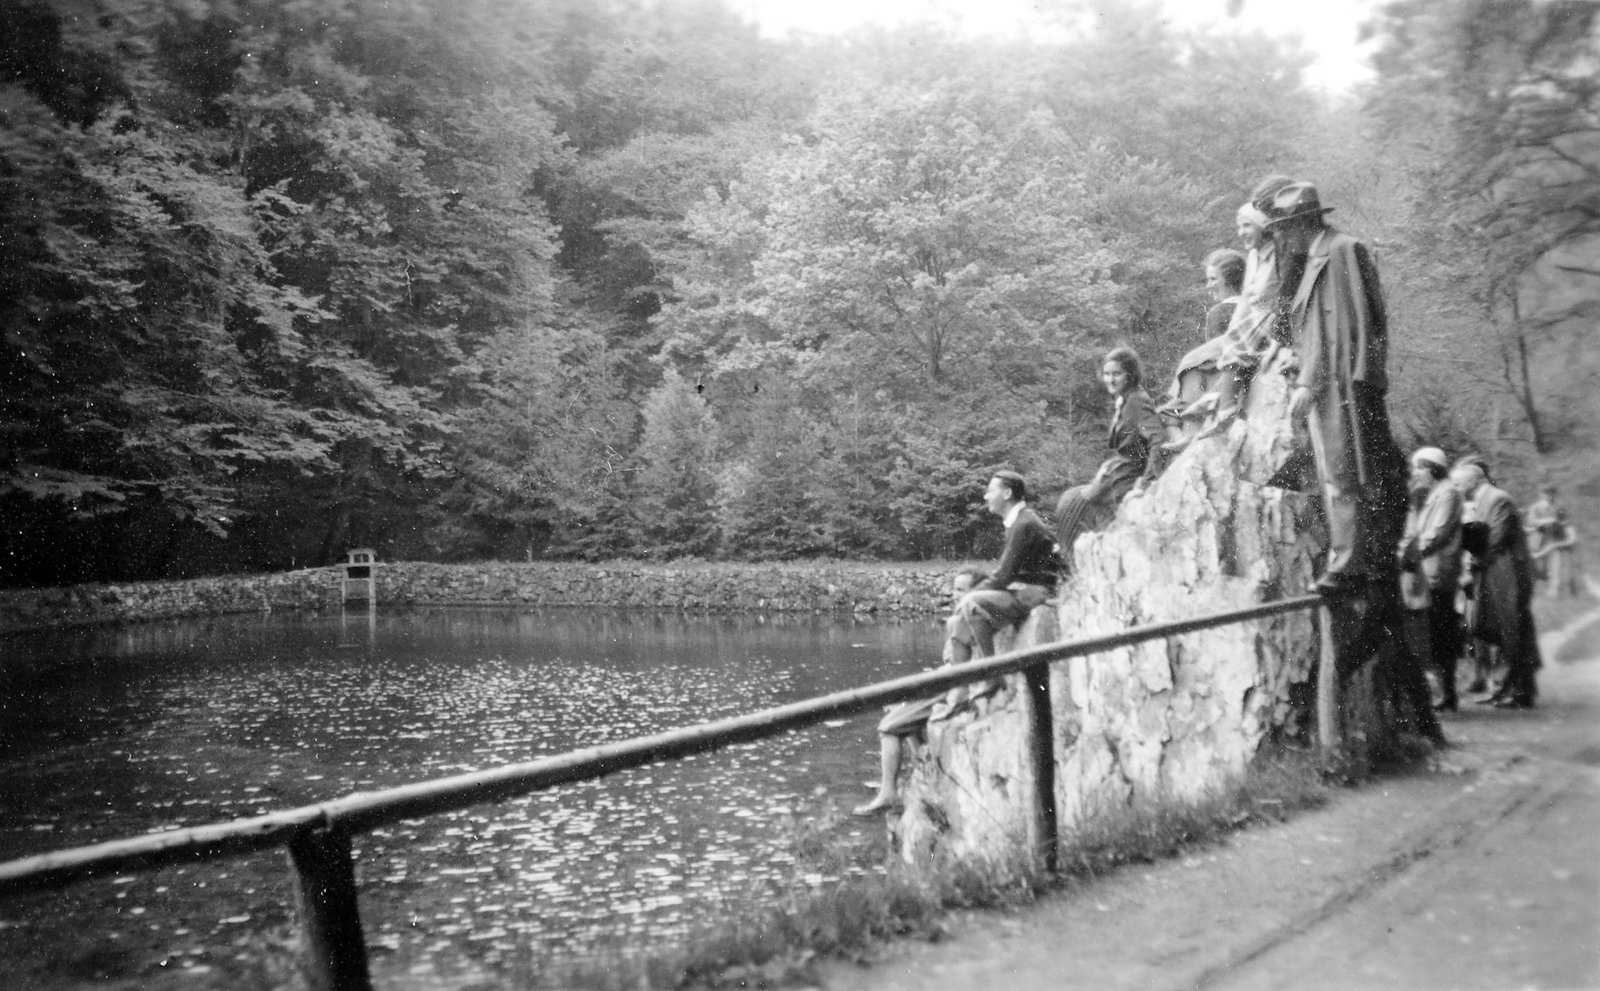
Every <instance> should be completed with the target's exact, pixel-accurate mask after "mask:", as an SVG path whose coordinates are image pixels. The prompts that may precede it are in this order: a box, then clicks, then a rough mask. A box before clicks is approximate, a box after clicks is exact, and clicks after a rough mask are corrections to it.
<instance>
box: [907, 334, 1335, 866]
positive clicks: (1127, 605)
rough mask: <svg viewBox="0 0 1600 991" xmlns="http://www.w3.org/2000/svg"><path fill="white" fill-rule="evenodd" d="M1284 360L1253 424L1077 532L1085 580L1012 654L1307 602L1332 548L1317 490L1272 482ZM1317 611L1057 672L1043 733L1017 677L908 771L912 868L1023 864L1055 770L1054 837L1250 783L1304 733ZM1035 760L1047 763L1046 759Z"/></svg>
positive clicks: (1028, 628)
mask: <svg viewBox="0 0 1600 991" xmlns="http://www.w3.org/2000/svg"><path fill="white" fill-rule="evenodd" d="M1289 360H1290V358H1289V356H1287V355H1280V356H1279V358H1278V359H1277V360H1276V361H1275V362H1274V363H1273V364H1272V365H1271V366H1270V367H1268V368H1266V369H1263V370H1262V371H1261V372H1260V373H1259V374H1258V375H1257V377H1256V380H1255V383H1254V385H1253V387H1252V388H1251V390H1250V395H1249V399H1248V403H1247V418H1246V419H1243V420H1238V421H1235V422H1234V423H1233V424H1232V425H1231V427H1230V428H1229V429H1228V430H1226V431H1223V432H1219V433H1218V434H1216V435H1215V436H1212V437H1209V438H1204V439H1201V440H1198V441H1196V442H1195V443H1194V444H1192V445H1191V446H1190V448H1189V449H1188V450H1186V451H1184V452H1183V453H1182V454H1181V455H1179V456H1178V457H1177V458H1176V459H1175V460H1174V462H1173V464H1172V465H1171V466H1169V467H1168V469H1167V471H1166V472H1165V473H1164V474H1163V475H1162V476H1161V478H1160V479H1159V480H1158V481H1157V482H1156V483H1155V484H1154V485H1152V486H1151V487H1150V488H1149V489H1148V490H1147V491H1146V492H1145V493H1144V494H1143V496H1141V497H1138V498H1134V499H1131V500H1130V501H1128V502H1126V503H1125V504H1124V505H1123V506H1122V507H1121V508H1120V509H1119V511H1118V513H1117V516H1116V518H1115V519H1114V520H1113V521H1112V523H1111V524H1110V525H1109V526H1107V527H1106V528H1105V529H1104V530H1102V531H1101V532H1098V533H1093V534H1088V535H1085V536H1083V537H1081V538H1080V539H1079V540H1078V542H1077V545H1076V547H1075V564H1074V578H1073V579H1072V581H1071V582H1070V583H1068V584H1067V585H1066V586H1064V588H1063V590H1062V592H1061V594H1060V597H1059V600H1058V601H1057V602H1055V603H1053V604H1052V603H1047V604H1046V605H1045V606H1042V607H1040V608H1039V609H1037V610H1035V612H1034V616H1033V617H1032V618H1031V619H1030V620H1029V622H1028V623H1027V624H1026V625H1025V626H1024V627H1023V628H1022V629H1021V630H1020V631H1019V632H1018V634H1017V636H1016V639H1015V640H1014V642H1013V644H1012V645H1013V646H1014V647H1015V648H1018V649H1020V648H1024V647H1028V646H1033V645H1035V644H1038V643H1045V642H1049V641H1051V640H1055V639H1061V638H1073V637H1075V636H1080V635H1081V636H1089V635H1093V634H1100V633H1111V632H1116V631H1118V630H1123V629H1127V628H1129V627H1133V626H1140V625H1144V624H1147V623H1155V622H1161V621H1165V620H1175V619H1183V618H1187V617H1191V616H1196V615H1201V614H1204V613H1212V612H1221V611H1224V610H1229V609H1236V608H1242V607H1245V606H1249V605H1253V604H1256V603H1259V602H1264V601H1269V600H1273V599H1278V598H1283V597H1286V596H1291V595H1297V594H1301V593H1302V592H1303V591H1304V590H1305V589H1306V588H1307V587H1308V586H1309V584H1310V582H1311V580H1312V577H1313V574H1314V570H1313V562H1314V560H1315V559H1316V556H1317V555H1318V554H1319V553H1320V551H1321V548H1322V546H1323V544H1322V538H1321V536H1320V524H1319V523H1318V522H1317V521H1318V519H1319V518H1320V514H1319V513H1318V512H1317V507H1315V506H1314V505H1313V504H1312V503H1311V501H1310V498H1309V497H1307V496H1305V495H1303V494H1300V493H1298V492H1293V491H1288V490H1285V489H1282V488H1278V487H1275V486H1272V485H1269V484H1267V483H1268V481H1269V479H1272V477H1273V475H1274V474H1275V473H1277V472H1278V471H1279V469H1281V468H1283V467H1284V464H1285V462H1286V461H1288V459H1289V455H1290V453H1291V450H1292V448H1293V444H1292V435H1291V434H1290V433H1289V428H1288V422H1287V417H1286V415H1285V411H1286V405H1287V400H1288V383H1287V381H1286V379H1285V378H1284V375H1283V371H1284V367H1285V365H1286V363H1287V362H1288V361H1289ZM1316 651H1317V637H1316V632H1315V627H1314V625H1313V620H1312V618H1311V615H1310V613H1309V612H1300V613H1292V614H1289V615H1286V616H1280V617H1275V618H1272V619H1267V620H1262V621H1258V622H1252V623H1242V624H1234V625H1230V626H1225V627H1220V628H1217V629H1214V630H1207V631H1203V632H1199V633H1193V634H1188V635H1185V636H1182V637H1177V638H1174V639H1172V640H1169V641H1159V640H1158V641H1151V642H1149V643H1146V644H1142V645H1139V646H1136V647H1133V648H1130V649H1123V650H1117V651H1108V652H1105V653H1101V654H1096V655H1092V656H1089V657H1081V658H1075V659H1072V660H1069V661H1065V662H1060V663H1057V664H1054V665H1052V666H1051V673H1050V683H1049V695H1048V698H1049V705H1050V710H1051V711H1050V717H1049V720H1048V725H1049V727H1050V732H1051V735H1052V739H1051V741H1050V746H1049V748H1048V754H1049V756H1048V757H1044V756H1043V755H1042V754H1040V751H1039V750H1038V749H1036V748H1035V747H1034V746H1033V743H1032V742H1031V740H1030V734H1033V733H1035V732H1037V731H1038V729H1039V728H1040V727H1042V726H1043V725H1045V723H1043V722H1041V720H1040V717H1039V713H1037V712H1035V711H1033V702H1032V701H1031V700H1030V696H1029V693H1027V692H1025V691H1022V690H1020V686H1021V683H1022V676H1020V675H1019V676H1015V677H1014V678H1013V679H1011V682H1012V684H1011V686H1010V687H1009V688H1008V690H1007V691H1005V692H1002V693H1000V694H999V695H997V696H995V697H993V698H992V699H990V700H986V701H983V702H980V703H978V704H977V705H976V706H975V707H973V708H971V709H969V710H968V711H966V712H964V713H962V714H961V715H959V716H957V717H956V718H952V719H949V720H944V721H940V722H935V723H930V724H929V727H928V730H927V738H926V745H925V746H924V747H921V748H918V749H917V751H916V752H915V754H914V755H913V758H912V759H911V760H910V761H908V762H907V768H906V770H905V771H904V776H905V789H904V792H903V794H904V796H905V809H904V812H903V813H902V814H901V816H900V817H899V821H898V822H897V823H892V824H891V826H892V828H893V830H894V832H895V835H896V838H897V840H898V845H899V850H900V852H901V855H902V857H903V858H904V859H906V860H907V861H908V862H911V863H914V864H923V865H931V864H936V863H940V862H945V861H949V860H957V861H974V860H977V861H987V862H990V863H994V862H1002V861H1011V862H1014V861H1015V860H1016V858H1017V857H1018V856H1019V855H1022V856H1023V857H1024V858H1026V857H1027V856H1031V855H1032V853H1033V852H1035V851H1036V850H1037V846H1036V845H1035V844H1032V843H1028V844H1026V845H1025V846H1024V847H1023V848H1021V849H1019V848H1018V846H1017V844H1016V840H1017V838H1018V837H1029V836H1035V835H1036V834H1037V832H1038V828H1037V827H1036V826H1030V825H1028V824H1030V823H1040V822H1042V821H1043V818H1042V816H1043V801H1042V799H1041V797H1040V795H1039V790H1038V789H1036V788H1030V787H1017V786H1016V785H1015V782H1019V781H1031V780H1037V777H1038V775H1040V774H1050V775H1052V776H1053V780H1054V785H1053V796H1054V800H1053V806H1054V811H1055V821H1056V828H1057V835H1058V837H1059V839H1060V840H1061V841H1062V842H1063V843H1070V842H1071V840H1072V837H1073V835H1074V834H1075V833H1076V832H1077V831H1078V830H1079V829H1080V828H1082V827H1083V826H1084V825H1085V824H1087V823H1088V822H1090V821H1091V820H1093V819H1094V817H1095V816H1096V815H1098V814H1100V813H1107V812H1112V813H1114V812H1118V811H1121V810H1126V809H1128V808H1130V807H1132V806H1136V805H1139V804H1143V803H1158V802H1162V801H1167V800H1173V799H1176V800H1190V799H1195V798H1198V797H1200V796H1202V795H1204V794H1205V793H1206V792H1207V791H1208V790H1210V789H1215V788H1220V787H1222V786H1224V785H1225V784H1227V783H1228V782H1229V781H1230V780H1231V779H1235V778H1237V777H1238V776H1239V775H1241V774H1243V772H1244V771H1245V769H1246V767H1247V766H1248V765H1249V763H1250V761H1251V759H1252V758H1253V757H1254V756H1255V755H1256V753H1257V752H1258V751H1259V749H1260V747H1261V744H1262V742H1263V740H1265V739H1266V738H1267V737H1268V735H1269V734H1271V733H1273V732H1277V731H1292V730H1293V729H1294V727H1293V726H1292V725H1291V723H1292V721H1293V719H1294V718H1295V717H1296V715H1297V713H1299V712H1300V711H1301V709H1300V708H1299V707H1298V706H1296V705H1294V704H1293V703H1292V701H1291V694H1292V693H1293V692H1295V691H1296V690H1297V686H1298V687H1299V688H1302V689H1303V688H1304V687H1305V686H1306V685H1307V683H1308V680H1309V678H1310V677H1311V673H1312V669H1313V665H1314V663H1315V660H1316ZM1033 762H1037V763H1040V764H1044V763H1048V764H1049V765H1050V766H1048V767H1039V766H1035V764H1034V763H1033Z"/></svg>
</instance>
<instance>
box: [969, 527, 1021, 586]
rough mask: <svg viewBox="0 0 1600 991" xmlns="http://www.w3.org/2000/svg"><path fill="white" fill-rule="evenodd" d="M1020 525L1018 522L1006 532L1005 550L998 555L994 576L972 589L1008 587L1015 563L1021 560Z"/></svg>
mask: <svg viewBox="0 0 1600 991" xmlns="http://www.w3.org/2000/svg"><path fill="white" fill-rule="evenodd" d="M1022 530H1023V527H1022V523H1021V522H1020V521H1019V522H1017V523H1015V524H1013V525H1012V526H1011V528H1010V529H1008V530H1006V548H1005V550H1004V551H1002V552H1001V554H1000V564H999V566H998V567H996V568H995V569H994V574H992V575H990V576H989V577H988V578H985V579H984V580H983V581H981V582H979V583H978V584H977V585H975V586H973V587H974V588H979V589H1003V588H1005V587H1006V586H1007V585H1010V584H1011V582H1012V581H1013V576H1014V575H1015V574H1016V573H1017V562H1018V561H1020V560H1021V559H1022Z"/></svg>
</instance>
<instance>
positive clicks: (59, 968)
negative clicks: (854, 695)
mask: <svg viewBox="0 0 1600 991" xmlns="http://www.w3.org/2000/svg"><path fill="white" fill-rule="evenodd" d="M940 634H941V630H940V627H939V625H938V624H937V623H936V622H935V621H934V620H932V619H919V620H910V619H908V620H899V621H897V620H872V619H865V618H842V617H828V616H800V617H795V616H785V615H776V616H738V617H725V616H690V615H679V614H658V613H626V612H614V611H599V610H596V611H587V610H546V611H531V612H530V611H513V610H489V609H433V610H428V609H421V610H404V611H400V610H397V611H392V612H390V611H382V610H380V611H378V612H376V613H375V614H368V613H365V612H351V613H346V614H343V615H337V614H336V615H330V616H304V615H295V614H281V613H279V614H267V615H252V616H233V617H222V618H213V619H205V620H193V621H184V622H170V623H152V624H145V625H139V626H130V627H124V628H120V629H90V630H77V631H64V632H55V633H49V634H32V635H20V636H12V637H8V638H5V639H3V640H0V859H11V858H14V857H19V856H26V855H28V854H30V853H36V852H40V851H43V850H48V849H54V848H62V847H69V846H77V845H81V844H86V843H92V842H99V841H102V840H108V839H115V838H119V837H124V836H131V835H137V834H141V833H146V832H152V831H158V830H163V829H172V828H178V827H182V826H194V825H199V824H202V823H209V822H217V821H222V820H226V819H230V818H236V817H242V816H248V815H255V814H259V813H262V812H267V811H272V810H277V809H284V808H291V807H294V806H298V805H304V804H308V803H312V802H316V801H321V800H326V799H330V798H334V797H338V796H340V795H344V794H347V793H349V792H352V791H357V790H362V791H366V790H373V789H378V788H385V787H390V786H393V785H399V784H403V783H407V782H413V781H420V780H424V779H427V778H434V777H441V776H445V775H449V774H456V773H460V772H464V771H472V770H479V769H484V768H489V767H493V766H495V765H497V764H504V763H509V762H514V761H523V760H530V759H533V758H537V757H540V756H548V755H553V754H558V753H562V752H565V751H568V750H573V749H576V748H579V747H586V746H592V745H594V744H599V743H604V742H610V741H615V740H621V739H626V738H628V737H632V736H639V735H642V734H646V733H652V732H656V731H659V730H663V729H669V728H672V727H675V726H682V725H687V724H691V723H696V722H702V721H705V720H709V719H716V718H721V717H725V716H730V715H735V714H739V713H743V712H749V711H753V710H755V709H760V708H764V707H768V706H773V705H779V704H782V703H785V702H791V701H795V700H798V699H802V698H807V697H810V696H813V695H819V694H824V693H826V692H830V691H836V690H838V689H841V688H845V687H850V686H854V685H861V684H866V683H868V682H872V681H878V680H882V679H885V678H889V677H896V676H899V675H903V674H907V673H911V672H913V671H916V670H918V669H920V668H924V667H929V666H931V665H932V664H933V663H935V660H936V658H937V656H938V649H939V640H940ZM874 723H875V719H874V718H872V717H870V716H860V717H857V718H855V719H854V720H851V721H849V722H848V723H844V722H836V723H834V724H830V725H829V726H825V727H816V728H814V729H811V730H807V731H803V732H799V733H793V734H789V735H786V736H783V737H780V738H777V739H775V740H770V741H763V742H759V743H755V744H747V745H743V746H740V747H737V748H732V749H729V750H726V751H722V752H719V753H716V754H709V755H702V756H699V757H695V758H690V759H688V760H685V761H678V762H670V763H665V764H658V765H653V766H650V767H645V768H640V769H638V770H634V771H629V772H625V773H623V774H619V775H616V776H613V777H611V778H609V779H605V780H602V781H598V782H588V783H584V784H580V785H568V786H563V787H561V788H558V789H554V790H551V791H546V792H540V793H536V794H534V795H531V796H527V797H524V798H521V799H517V800H513V801H510V802H506V803H502V804H499V805H486V806H478V807H475V808H472V809H468V810H465V811H462V812H458V813H454V814H446V815H438V816H433V817H430V818H427V819H422V820H415V821H409V822H407V823H404V824H401V825H399V826H395V827H391V828H387V829H383V830H379V831H376V832H374V833H372V834H370V835H367V836H365V837H358V838H357V845H356V858H357V864H356V871H357V878H358V881H359V883H360V886H361V910H362V917H363V922H364V924H365V927H366V930H367V934H368V939H369V942H370V943H372V944H373V946H374V950H375V956H374V962H373V967H374V971H375V972H377V973H378V974H380V975H388V976H389V977H390V978H391V979H390V980H388V981H386V982H384V983H383V984H381V985H380V986H385V985H387V986H397V985H398V986H407V985H412V986H419V987H421V986H430V985H431V984H432V983H433V982H436V981H442V982H443V983H445V984H447V985H450V984H460V983H462V980H461V978H462V976H463V975H468V976H470V975H477V976H478V977H480V978H485V979H488V978H492V977H493V975H496V974H504V973H506V972H508V969H509V970H513V971H517V972H519V973H523V974H526V973H527V972H528V969H529V968H530V967H532V968H535V969H537V967H539V966H542V964H539V963H538V961H540V960H547V959H560V958H583V957H584V956H585V955H604V954H607V953H611V954H615V953H619V952H620V953H627V952H634V951H636V950H638V949H639V948H645V947H649V946H653V945H660V944H661V943H663V942H666V943H670V942H671V941H672V940H673V939H674V938H676V937H681V936H682V935H683V934H684V933H685V932H686V931H689V930H690V929H691V928H693V927H696V926H699V925H703V924H704V923H705V922H706V921H707V920H709V919H713V918H715V917H717V915H718V914H719V913H721V912H726V911H727V910H728V909H729V907H730V906H736V905H747V904H748V903H749V900H750V898H751V897H752V895H758V894H760V893H762V892H766V893H769V894H775V893H777V892H779V891H782V890H787V889H788V888H789V887H791V886H794V885H808V884H809V885H823V884H828V883H831V882H832V881H833V880H836V879H835V878H830V877H826V876H823V875H821V874H809V875H808V874H805V873H803V871H802V870H801V869H799V868H797V866H796V864H795V861H794V853H793V847H794V842H793V834H794V828H795V817H796V816H797V815H800V814H802V813H804V812H814V811H815V810H816V809H818V808H820V807H824V806H827V805H829V804H832V805H836V806H838V807H842V808H848V807H849V806H850V805H851V804H854V803H855V802H856V801H859V800H860V799H861V798H862V797H863V796H864V795H866V794H867V792H866V791H865V790H864V789H863V787H862V784H863V782H865V781H868V780H870V779H872V778H875V777H876V776H877V766H876V757H875V754H876V743H875V739H874V732H873V727H874ZM860 829H861V830H868V831H871V830H877V829H881V824H880V823H879V821H877V820H863V821H862V822H861V823H860ZM853 869H857V870H859V869H860V868H853ZM289 919H290V909H289V894H288V875H287V871H286V867H285V862H284V855H283V854H282V853H281V852H276V851H274V852H271V853H264V854H259V855H255V856H250V857H241V858H236V859H229V860H222V861H215V862H212V863H208V864H205V863H197V864H194V865H190V866H186V867H179V868H168V869H165V870H162V871H156V872H147V873H141V874H133V875H127V876H120V877H112V878H104V879H95V880H92V881H88V882H83V883H80V884H78V885H75V886H73V887H71V888H69V889H67V890H65V891H62V892H53V893H48V894H39V895H32V896H27V897H24V898H15V899H8V900H4V901H0V966H3V967H4V968H5V969H6V971H7V973H8V974H10V975H12V977H13V979H16V980H20V981H21V982H22V985H21V986H24V987H38V988H68V987H79V986H84V985H86V984H96V983H102V982H107V981H109V982H111V983H112V984H113V985H117V986H128V987H147V986H154V985H158V984H159V985H165V984H167V983H173V984H174V985H175V986H181V987H194V988H206V987H223V986H229V987H233V988H237V987H240V986H243V985H248V984H250V983H252V982H253V981H261V982H263V984H264V986H271V985H272V984H273V983H274V979H273V977H272V973H271V969H272V966H275V965H274V964H272V961H273V960H274V959H278V958H281V956H282V953H281V952H280V950H281V944H282V941H283V940H284V939H285V937H286V934H287V933H288V932H289V930H288V928H287V924H288V922H289ZM263 961H265V963H263ZM530 961H531V962H530ZM264 968H265V969H264ZM178 975H181V979H180V978H179V977H178ZM246 977H249V978H250V979H249V980H244V978H246ZM241 981H243V985H241ZM466 983H472V981H467V982H466ZM489 983H493V981H492V980H490V981H489ZM7 984H8V986H17V985H16V984H13V983H12V981H11V980H8V981H7Z"/></svg>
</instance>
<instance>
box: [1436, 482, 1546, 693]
mask: <svg viewBox="0 0 1600 991" xmlns="http://www.w3.org/2000/svg"><path fill="white" fill-rule="evenodd" d="M1450 481H1451V483H1452V484H1453V485H1455V487H1456V488H1457V489H1458V490H1459V491H1460V492H1461V495H1462V496H1463V497H1464V498H1465V499H1467V500H1468V502H1469V507H1468V510H1467V514H1466V516H1467V522H1465V523H1463V524H1462V527H1461V546H1462V549H1464V550H1465V551H1467V553H1469V554H1471V555H1472V579H1473V585H1474V596H1475V598H1476V600H1477V601H1476V603H1475V605H1476V609H1475V612H1474V618H1475V621H1474V623H1473V630H1472V632H1473V634H1474V635H1476V636H1477V637H1478V638H1479V639H1482V640H1487V641H1489V642H1491V643H1495V644H1498V645H1499V646H1500V653H1501V656H1503V657H1504V658H1505V662H1506V676H1505V680H1504V681H1502V682H1501V683H1500V687H1499V688H1498V689H1496V691H1495V693H1494V695H1492V696H1490V697H1489V698H1488V699H1484V700H1483V701H1486V702H1491V703H1493V704H1495V705H1498V706H1502V707H1505V708H1514V709H1526V708H1531V707H1532V706H1533V702H1534V699H1535V698H1536V697H1537V695H1538V688H1537V685H1536V683H1535V680H1534V673H1535V672H1536V671H1538V670H1539V668H1540V666H1541V662H1540V658H1539V635H1538V632H1537V631H1536V630H1535V629H1534V625H1533V608H1532V600H1533V562H1532V560H1531V559H1530V557H1529V554H1528V542H1527V535H1526V534H1525V533H1523V530H1522V514H1521V513H1520V512H1518V511H1517V505H1516V503H1514V502H1512V501H1511V497H1510V496H1509V495H1507V494H1506V493H1505V492H1504V491H1502V490H1500V489H1498V488H1495V487H1494V486H1493V485H1491V484H1489V480H1488V477H1487V476H1486V475H1485V474H1484V472H1483V469H1482V468H1481V467H1479V466H1478V465H1476V464H1473V463H1470V462H1465V461H1463V462H1458V463H1457V464H1456V467H1455V469H1454V470H1453V471H1451V472H1450Z"/></svg>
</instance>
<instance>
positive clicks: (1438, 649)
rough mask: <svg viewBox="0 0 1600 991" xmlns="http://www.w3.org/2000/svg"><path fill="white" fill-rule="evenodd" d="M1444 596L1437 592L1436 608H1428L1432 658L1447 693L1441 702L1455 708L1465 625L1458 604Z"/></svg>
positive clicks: (1435, 597) (1444, 691)
mask: <svg viewBox="0 0 1600 991" xmlns="http://www.w3.org/2000/svg"><path fill="white" fill-rule="evenodd" d="M1443 598H1444V597H1443V595H1441V594H1439V593H1435V595H1434V601H1433V605H1431V606H1429V607H1428V645H1429V657H1430V659H1431V660H1432V662H1433V667H1434V670H1436V671H1437V672H1438V673H1439V684H1440V688H1441V690H1442V692H1443V696H1444V697H1443V699H1441V702H1442V703H1443V705H1444V706H1445V707H1446V708H1448V709H1454V708H1455V707H1456V704H1457V699H1456V659H1457V658H1459V657H1460V656H1461V625H1460V623H1459V621H1458V620H1457V617H1456V611H1455V608H1454V605H1453V604H1452V603H1449V602H1444V601H1441V600H1442V599H1443Z"/></svg>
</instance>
